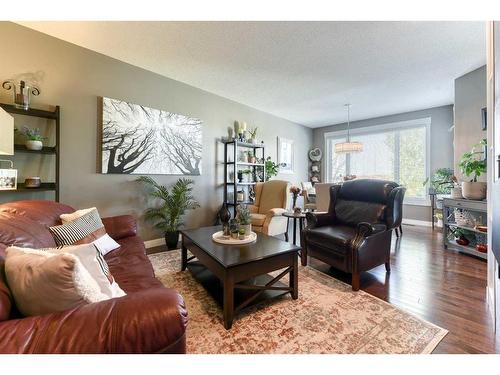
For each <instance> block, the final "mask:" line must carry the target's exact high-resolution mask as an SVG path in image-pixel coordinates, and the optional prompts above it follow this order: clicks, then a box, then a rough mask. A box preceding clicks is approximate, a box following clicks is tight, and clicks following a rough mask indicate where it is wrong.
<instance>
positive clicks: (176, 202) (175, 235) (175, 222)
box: [137, 176, 200, 250]
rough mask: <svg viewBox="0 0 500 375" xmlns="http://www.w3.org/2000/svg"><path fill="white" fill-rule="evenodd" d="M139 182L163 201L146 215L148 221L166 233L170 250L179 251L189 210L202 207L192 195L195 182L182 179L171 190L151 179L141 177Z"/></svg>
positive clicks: (149, 209)
mask: <svg viewBox="0 0 500 375" xmlns="http://www.w3.org/2000/svg"><path fill="white" fill-rule="evenodd" d="M137 181H139V182H142V183H144V184H146V185H148V186H149V187H150V188H152V191H151V192H150V195H151V196H152V197H153V198H156V199H158V200H160V201H161V203H160V205H159V206H157V207H150V208H148V209H147V210H146V212H145V213H144V217H145V218H146V220H149V221H152V222H154V227H155V228H158V229H160V230H162V231H164V232H165V242H166V243H167V247H168V249H169V250H173V249H177V242H178V241H179V228H180V227H181V226H182V225H183V223H182V221H181V220H182V217H183V216H184V214H185V213H186V211H187V210H193V209H195V208H198V207H200V205H199V204H198V202H197V201H196V200H194V198H193V195H192V194H191V191H192V189H193V188H192V185H193V183H194V182H193V180H189V179H186V178H180V179H178V180H177V181H176V183H175V184H174V185H173V186H172V188H171V189H170V190H169V189H168V188H167V187H166V186H163V185H160V184H158V183H157V182H156V181H155V180H153V179H152V178H151V177H147V176H141V177H139V178H138V179H137Z"/></svg>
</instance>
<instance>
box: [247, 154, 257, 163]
mask: <svg viewBox="0 0 500 375" xmlns="http://www.w3.org/2000/svg"><path fill="white" fill-rule="evenodd" d="M248 162H249V163H252V164H255V163H257V157H256V156H255V153H254V152H253V151H248Z"/></svg>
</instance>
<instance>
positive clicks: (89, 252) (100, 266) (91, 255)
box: [44, 242, 125, 298]
mask: <svg viewBox="0 0 500 375" xmlns="http://www.w3.org/2000/svg"><path fill="white" fill-rule="evenodd" d="M44 251H47V252H49V253H52V254H61V253H64V254H72V255H74V256H76V257H77V258H78V259H79V260H80V262H81V263H82V264H83V266H84V267H85V268H86V269H87V270H88V271H89V273H90V275H91V276H92V277H93V278H94V280H95V281H97V284H98V285H99V288H100V289H101V293H104V294H105V295H106V296H108V297H109V298H115V297H122V296H124V295H125V292H124V291H123V290H122V289H121V288H120V286H119V285H118V283H117V282H116V281H115V279H114V277H113V275H112V274H111V272H110V271H109V268H108V264H107V263H106V261H105V260H104V258H103V256H102V254H101V252H100V250H99V248H98V246H97V245H96V244H95V242H94V243H91V244H84V245H77V246H63V247H59V248H56V249H44Z"/></svg>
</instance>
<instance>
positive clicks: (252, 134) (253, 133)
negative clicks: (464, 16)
mask: <svg viewBox="0 0 500 375" xmlns="http://www.w3.org/2000/svg"><path fill="white" fill-rule="evenodd" d="M258 129H259V128H258V127H257V126H256V127H255V128H253V129H252V130H249V131H248V134H250V143H252V144H255V143H257V130H258Z"/></svg>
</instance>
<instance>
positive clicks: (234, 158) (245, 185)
mask: <svg viewBox="0 0 500 375" xmlns="http://www.w3.org/2000/svg"><path fill="white" fill-rule="evenodd" d="M223 143H224V202H225V203H226V204H227V205H228V206H232V208H233V210H232V211H233V217H234V216H236V208H237V206H238V205H239V204H242V203H243V204H253V199H252V198H251V195H252V192H253V190H254V186H255V184H256V183H257V182H261V181H262V182H263V181H265V180H266V168H265V162H266V152H265V145H264V144H263V143H248V142H242V141H238V140H231V141H223ZM248 152H250V153H252V154H253V155H254V156H255V157H256V159H257V160H256V162H255V163H253V162H250V161H245V160H243V158H242V156H243V155H244V153H247V154H248ZM238 172H240V173H238ZM243 172H246V173H245V174H246V175H250V178H247V180H246V181H244V180H243V179H242V178H241V177H242V174H243ZM238 191H241V192H243V194H244V195H245V197H247V199H243V200H238Z"/></svg>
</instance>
